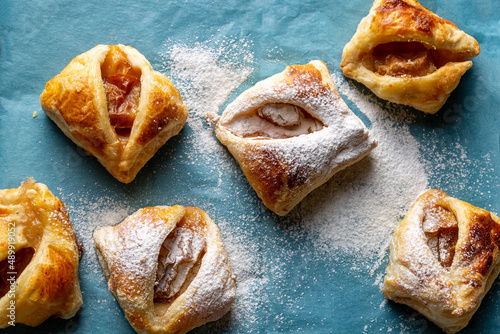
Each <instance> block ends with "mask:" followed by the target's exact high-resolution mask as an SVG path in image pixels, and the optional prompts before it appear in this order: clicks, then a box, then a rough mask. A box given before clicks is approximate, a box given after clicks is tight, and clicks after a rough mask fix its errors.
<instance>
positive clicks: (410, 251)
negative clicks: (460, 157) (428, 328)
mask: <svg viewBox="0 0 500 334" xmlns="http://www.w3.org/2000/svg"><path fill="white" fill-rule="evenodd" d="M499 251H500V218H499V217H498V216H496V215H495V214H493V213H490V212H488V211H485V210H483V209H480V208H477V207H474V206H472V205H470V204H468V203H465V202H462V201H460V200H458V199H456V198H452V197H449V196H448V195H447V194H446V193H444V192H442V191H440V190H429V191H427V192H425V193H424V194H423V195H421V196H420V197H419V198H418V199H417V201H416V202H415V203H414V204H413V206H412V207H411V209H410V211H409V212H408V214H407V215H406V217H405V218H404V219H403V220H402V221H401V222H400V223H399V225H398V227H397V228H396V231H395V232H394V236H393V237H392V243H391V253H390V261H389V265H388V267H387V272H386V276H385V281H384V289H383V291H384V294H385V296H386V297H387V298H389V299H391V300H394V301H395V302H398V303H403V304H406V305H408V306H410V307H412V308H414V309H415V310H417V311H419V312H420V313H422V314H423V315H425V316H426V317H427V318H429V320H431V321H432V322H434V323H435V324H436V325H438V326H439V327H441V328H442V329H443V330H444V331H445V332H446V333H456V332H458V331H459V330H461V329H462V328H464V327H465V326H466V325H467V323H468V322H469V320H470V319H471V317H472V315H473V314H474V312H476V310H477V309H478V307H479V305H480V303H481V300H482V299H483V297H484V296H485V294H486V293H487V292H488V290H489V289H490V287H491V285H492V284H493V281H494V280H495V278H496V277H497V276H498V273H499V272H500V256H499Z"/></svg>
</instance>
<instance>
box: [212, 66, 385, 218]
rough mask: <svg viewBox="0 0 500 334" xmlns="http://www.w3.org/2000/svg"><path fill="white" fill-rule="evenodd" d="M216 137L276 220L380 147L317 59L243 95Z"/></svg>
mask: <svg viewBox="0 0 500 334" xmlns="http://www.w3.org/2000/svg"><path fill="white" fill-rule="evenodd" d="M215 133H216V135H217V138H218V139H219V141H220V142H221V143H222V144H224V145H225V146H227V148H228V149H229V151H230V152H231V154H232V155H233V156H234V158H235V159H236V161H237V162H238V163H239V165H240V167H241V168H242V170H243V172H244V173H245V176H246V177H247V179H248V182H249V183H250V185H251V186H252V187H253V189H254V190H255V191H256V193H257V195H258V196H259V197H260V198H261V200H262V201H263V203H264V204H265V205H266V206H267V207H268V208H269V209H270V210H272V211H273V212H275V213H276V214H278V215H286V214H287V213H288V212H289V211H290V210H292V208H293V207H295V206H296V205H297V204H298V203H299V202H300V201H301V200H302V199H303V198H304V197H305V196H306V195H307V194H309V193H310V192H311V191H313V190H314V189H316V188H317V187H319V186H320V185H322V184H323V183H325V182H326V181H327V180H328V179H330V178H331V177H332V175H333V174H335V173H336V172H337V171H339V170H341V169H343V168H345V167H347V166H349V165H351V164H353V163H355V162H356V161H358V160H360V159H362V158H363V157H365V156H366V155H367V154H368V153H369V152H370V151H371V150H372V149H373V148H374V147H375V146H376V145H377V143H376V141H375V139H374V138H373V137H372V136H371V134H370V133H369V131H368V129H367V128H366V127H365V126H364V124H363V123H362V122H361V120H360V119H359V118H358V117H356V115H354V113H353V112H352V111H351V110H350V109H349V108H348V107H347V105H346V104H345V102H344V101H343V100H342V98H341V97H340V96H339V94H338V92H337V89H336V88H335V86H334V84H333V80H332V78H331V76H330V73H329V71H328V69H327V67H326V66H325V64H324V63H323V62H321V61H318V60H315V61H312V62H311V63H309V64H306V65H294V66H288V67H287V68H286V69H285V71H283V72H282V73H279V74H276V75H274V76H272V77H270V78H268V79H266V80H263V81H261V82H259V83H257V84H256V85H255V86H254V87H252V88H250V89H249V90H247V91H245V92H244V93H242V94H241V95H240V96H239V97H238V98H236V100H234V101H233V102H232V103H231V104H229V105H228V107H227V108H226V110H225V111H224V113H223V114H222V116H221V118H220V119H219V120H218V122H217V125H216V129H215Z"/></svg>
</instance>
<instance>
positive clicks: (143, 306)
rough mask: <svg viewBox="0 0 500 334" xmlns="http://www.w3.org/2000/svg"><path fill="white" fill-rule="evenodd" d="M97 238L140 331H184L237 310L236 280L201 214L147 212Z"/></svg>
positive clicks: (111, 280)
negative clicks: (235, 307)
mask: <svg viewBox="0 0 500 334" xmlns="http://www.w3.org/2000/svg"><path fill="white" fill-rule="evenodd" d="M94 241H95V246H96V249H97V254H98V257H99V262H100V263H101V266H102V268H103V271H104V274H105V276H106V278H107V279H108V287H109V289H110V290H111V291H112V292H113V294H114V295H115V297H116V299H117V300H118V303H119V304H120V306H121V307H122V309H123V311H124V313H125V317H126V318H127V320H128V321H129V322H130V325H132V327H133V328H134V329H135V330H136V331H137V332H138V333H185V332H187V331H189V330H191V329H193V328H195V327H198V326H200V325H202V324H204V323H206V322H209V321H214V320H217V319H219V318H220V317H222V316H223V315H224V314H225V313H226V312H227V311H228V310H229V308H230V307H231V304H232V302H233V299H234V295H235V288H236V283H235V277H234V274H233V272H232V270H231V267H230V265H229V260H228V258H227V255H226V251H225V249H224V246H223V244H222V240H221V238H220V236H219V230H218V228H217V226H216V225H215V223H214V222H213V221H212V220H211V219H210V218H209V217H208V215H207V214H206V213H205V212H204V211H202V210H201V209H198V208H195V207H189V206H188V207H182V206H179V205H176V206H173V207H165V206H157V207H147V208H144V209H141V210H138V211H137V212H135V213H134V214H132V215H131V216H129V217H127V218H126V219H125V220H124V221H123V222H122V223H120V224H118V225H117V226H114V227H111V226H108V227H103V228H98V229H97V230H96V231H95V232H94Z"/></svg>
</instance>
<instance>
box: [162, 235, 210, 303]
mask: <svg viewBox="0 0 500 334" xmlns="http://www.w3.org/2000/svg"><path fill="white" fill-rule="evenodd" d="M205 251H206V241H205V238H204V237H203V236H201V235H200V234H198V233H196V232H194V231H192V230H191V229H189V228H186V227H176V228H175V229H174V230H173V231H172V232H170V234H169V235H168V236H167V238H165V241H164V242H163V244H162V246H161V249H160V254H159V255H158V271H157V274H156V281H155V289H154V291H155V292H154V302H155V303H169V302H171V301H173V300H174V299H175V298H177V297H178V296H179V295H181V294H182V293H183V292H184V291H185V290H186V289H187V288H188V287H189V285H190V284H191V282H192V281H193V279H194V278H195V277H196V275H197V274H198V270H199V268H200V266H201V262H202V261H201V260H202V258H203V256H204V254H205Z"/></svg>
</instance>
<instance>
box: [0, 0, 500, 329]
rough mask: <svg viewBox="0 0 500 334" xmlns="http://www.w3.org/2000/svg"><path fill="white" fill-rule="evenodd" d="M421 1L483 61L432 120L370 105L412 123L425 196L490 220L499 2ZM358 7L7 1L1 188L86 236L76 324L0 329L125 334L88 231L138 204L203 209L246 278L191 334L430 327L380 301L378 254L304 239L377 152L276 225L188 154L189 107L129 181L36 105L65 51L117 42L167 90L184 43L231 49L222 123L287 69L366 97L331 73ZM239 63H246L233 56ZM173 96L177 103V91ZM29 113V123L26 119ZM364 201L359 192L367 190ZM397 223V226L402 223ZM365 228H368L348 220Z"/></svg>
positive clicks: (1, 22) (1, 34)
mask: <svg viewBox="0 0 500 334" xmlns="http://www.w3.org/2000/svg"><path fill="white" fill-rule="evenodd" d="M422 5H424V6H426V7H428V8H429V9H430V10H432V11H434V12H435V13H437V14H438V15H440V16H441V17H443V18H445V19H447V20H450V21H452V22H453V23H455V24H456V25H457V26H458V27H459V28H460V29H463V30H465V31H466V32H467V33H468V34H470V35H472V36H474V37H475V38H476V39H477V40H478V42H479V44H480V46H481V54H480V55H479V56H478V57H477V58H475V59H473V63H474V65H473V67H472V69H471V70H470V71H468V72H467V73H466V74H465V75H464V77H463V78H462V81H461V83H460V85H459V86H458V88H457V89H456V90H455V91H454V93H453V94H452V95H451V97H450V99H449V100H448V102H447V103H446V104H445V106H444V107H443V108H442V110H441V111H440V112H439V113H437V114H436V115H425V114H423V113H421V112H418V111H415V110H409V111H408V108H401V109H398V108H399V107H397V106H394V105H392V106H390V107H389V106H388V105H386V104H385V103H384V102H383V101H381V100H378V99H376V98H374V100H375V102H374V103H375V104H376V105H379V106H381V108H382V110H384V112H386V113H387V115H384V116H383V117H384V119H388V118H389V114H390V113H393V114H394V117H395V119H394V120H393V121H391V122H393V123H391V124H394V127H395V128H397V129H401V131H403V130H404V129H408V131H409V133H410V134H411V136H413V138H414V139H415V141H416V142H417V143H418V144H419V145H420V151H421V155H422V156H421V159H422V160H425V161H427V162H429V161H430V162H433V161H434V162H433V163H430V164H425V166H424V167H425V168H426V175H427V176H428V181H429V184H428V187H436V188H441V189H442V190H444V191H446V192H448V193H449V194H450V195H452V196H454V197H457V198H459V199H462V200H464V201H468V202H471V203H473V204H474V205H476V206H479V207H483V208H485V209H488V210H491V211H494V212H497V213H498V212H499V211H500V199H499V198H500V197H499V195H500V189H499V186H498V177H499V174H498V169H497V166H498V165H499V162H500V161H499V151H500V148H499V145H500V131H499V128H500V126H499V125H500V123H499V116H498V115H499V112H498V106H499V104H500V95H499V94H498V92H499V91H500V80H498V78H500V58H499V57H498V55H499V53H500V37H499V36H500V20H499V16H498V13H500V2H498V1H496V0H480V1H473V2H471V1H465V0H436V1H430V0H425V1H422ZM370 7H371V1H363V0H351V1H338V0H334V1H325V0H317V1H313V0H312V1H285V2H283V1H261V0H246V1H220V2H214V1H131V0H121V1H103V0H99V1H97V0H88V1H84V2H75V1H47V0H45V1H36V0H25V1H13V0H12V1H10V0H3V1H2V2H1V3H0V73H1V78H2V80H1V81H0V188H1V189H5V188H14V187H18V186H19V184H20V182H21V181H24V180H26V177H27V176H30V177H33V178H34V179H35V180H36V181H38V182H42V183H45V184H47V186H48V187H49V189H50V190H51V191H52V192H53V193H54V194H55V195H56V196H58V197H60V198H61V199H62V200H63V201H64V202H65V204H66V205H67V206H68V209H69V213H70V216H71V217H72V221H73V224H74V226H75V229H76V232H77V235H78V236H79V238H81V239H83V240H85V241H86V244H85V245H86V250H85V255H84V258H83V260H82V263H81V267H80V272H79V274H80V280H81V287H82V292H83V299H84V304H83V306H82V308H81V310H80V311H79V312H78V314H77V315H76V316H75V317H74V318H72V319H69V320H63V319H49V320H47V321H46V322H44V323H43V324H42V325H40V326H38V327H36V328H30V327H27V326H23V325H16V326H15V327H12V328H9V329H6V330H3V332H4V333H5V334H9V333H134V330H133V329H132V328H131V327H130V325H129V324H128V322H127V321H126V319H125V318H124V316H123V312H122V311H121V309H120V307H119V305H118V304H117V302H116V301H115V299H114V297H113V295H112V294H111V292H109V291H108V290H107V283H106V281H105V279H104V276H103V274H102V271H101V269H100V267H99V264H98V263H97V259H96V257H95V253H94V250H93V249H92V243H91V240H92V239H91V234H92V231H93V228H94V227H95V226H98V225H99V226H101V225H102V224H101V222H96V221H95V219H101V218H103V217H102V215H100V213H103V212H113V213H114V214H115V216H116V220H115V221H113V224H117V223H119V222H120V221H121V219H123V218H124V217H125V216H126V215H127V214H130V213H132V212H134V211H136V210H138V209H140V208H142V207H144V206H148V205H174V204H181V205H194V206H198V207H200V208H202V209H204V210H205V211H207V212H208V213H209V215H210V216H211V218H212V219H214V221H215V222H216V223H218V224H219V227H220V230H221V235H222V237H223V239H224V240H225V242H227V243H228V244H229V245H230V247H228V254H229V258H230V261H231V262H232V263H233V264H235V263H236V262H238V261H245V260H248V263H249V267H248V269H247V270H244V266H242V265H235V267H237V268H238V271H237V272H236V273H237V276H238V275H239V276H240V278H242V279H243V280H245V279H246V281H242V284H241V285H239V286H238V289H240V290H239V294H238V296H237V299H236V301H235V306H234V307H233V309H232V311H231V312H230V313H228V314H227V315H226V316H225V317H223V318H222V319H221V320H219V321H217V322H214V323H210V324H207V325H205V326H202V327H200V328H199V329H196V330H194V331H193V332H194V333H219V332H220V333H250V332H251V333H259V332H261V333H263V332H272V333H290V332H295V333H375V332H377V333H379V332H394V333H424V332H425V333H440V332H441V331H440V330H439V328H437V327H436V326H435V325H433V324H432V323H431V322H429V321H428V320H426V318H425V317H423V316H422V315H419V314H418V313H417V312H415V311H413V310H411V309H410V308H408V307H405V306H402V305H397V304H395V303H392V302H385V298H384V295H383V294H382V292H381V291H380V287H379V283H380V281H379V280H377V278H380V277H383V272H384V270H385V266H386V265H387V262H388V250H387V249H385V250H384V248H381V249H382V254H374V255H372V256H367V257H363V258H362V259H360V258H359V257H357V256H356V254H355V253H354V252H352V251H349V250H348V249H349V247H350V246H349V244H346V245H345V248H346V249H345V250H342V249H337V248H335V249H334V250H333V251H331V252H323V251H322V250H320V249H318V248H317V246H318V244H319V243H318V242H315V241H314V239H315V238H316V235H315V234H314V233H312V232H311V231H315V230H314V227H311V226H310V225H311V222H310V221H308V217H310V216H311V215H312V212H313V211H315V210H316V211H317V210H322V208H323V207H328V205H327V204H328V202H329V201H333V200H338V198H339V197H341V195H342V191H343V189H344V188H342V187H349V184H350V181H349V177H353V175H357V174H360V175H361V174H363V175H365V174H367V173H369V171H370V168H371V166H374V165H376V164H375V162H376V161H375V162H374V161H373V159H374V157H372V158H368V160H366V161H365V162H361V163H360V165H355V166H353V167H352V168H351V169H350V170H349V171H347V172H345V173H342V174H340V175H339V176H336V177H334V178H333V179H332V180H331V181H330V182H328V183H327V184H326V185H325V186H323V187H321V188H320V189H318V190H316V191H317V192H318V193H317V194H319V193H321V194H322V196H321V201H318V202H321V203H314V201H312V200H311V199H308V198H309V197H308V198H306V200H305V201H306V202H305V203H306V204H302V205H299V207H298V209H296V210H294V211H293V212H292V213H291V214H290V215H289V216H287V217H283V218H282V217H278V216H276V215H274V214H272V213H270V211H268V210H267V209H265V207H264V206H263V205H262V204H261V202H260V200H259V199H258V198H257V196H256V195H255V193H254V191H253V190H252V189H251V187H250V186H249V185H248V183H247V181H246V179H245V177H244V175H243V173H242V172H241V170H240V168H239V166H238V165H237V163H236V162H235V161H234V160H233V158H232V157H231V156H230V154H229V153H228V152H227V151H226V150H225V149H224V148H222V147H220V148H219V149H217V150H215V151H204V150H202V149H200V143H196V142H195V139H196V138H198V137H197V136H198V135H199V134H198V132H199V131H200V126H199V124H201V122H202V117H200V114H199V113H197V114H196V113H195V114H191V116H190V119H189V121H188V123H187V124H186V126H185V128H184V129H183V130H182V131H181V133H180V134H179V135H178V136H176V137H174V138H172V139H170V140H169V141H168V142H167V143H166V145H165V146H164V147H163V148H161V149H160V150H159V151H158V152H157V154H156V155H155V156H154V157H153V158H152V159H151V160H150V161H149V162H148V163H147V165H146V166H145V167H144V168H143V169H142V170H141V171H140V172H139V174H138V176H137V178H136V179H135V180H134V181H133V182H132V183H130V184H127V185H126V184H121V183H120V182H118V181H116V180H115V179H114V178H113V177H112V176H111V175H110V174H109V173H107V171H106V170H105V169H104V168H103V167H102V166H101V165H100V164H99V163H98V161H97V160H96V159H95V158H94V157H91V156H87V155H86V154H85V152H84V151H83V150H81V149H79V148H77V146H76V145H75V144H74V143H72V142H71V140H69V139H68V138H66V137H65V136H64V134H63V133H62V132H61V131H60V130H59V128H58V127H57V126H56V125H55V124H54V123H53V122H52V121H51V120H50V119H49V118H48V117H47V116H46V115H45V114H44V113H43V111H42V110H41V107H40V102H39V95H40V94H41V92H42V91H43V89H44V86H45V83H46V82H47V81H48V80H50V79H51V78H52V77H53V76H55V75H56V74H58V73H59V72H60V71H61V70H62V69H63V68H64V67H65V66H66V65H67V64H68V63H69V61H70V60H71V59H72V58H73V57H75V56H76V55H78V54H81V53H83V52H85V51H87V50H89V49H90V48H92V47H94V46H95V45H97V44H118V43H122V44H126V45H131V46H133V47H134V48H136V49H137V50H139V51H140V52H141V53H142V54H143V55H144V56H145V57H146V58H147V59H148V60H149V61H150V62H151V64H152V66H153V68H155V69H156V70H159V71H161V72H163V73H164V74H166V75H167V76H169V77H171V79H172V81H173V82H174V84H176V85H179V87H182V84H181V81H180V80H181V79H180V77H179V76H178V75H177V74H176V73H173V72H172V69H171V68H169V64H172V59H171V58H172V55H171V53H169V50H170V51H171V50H172V48H173V47H174V46H176V45H183V46H188V47H193V48H194V47H195V46H196V43H201V45H203V46H204V47H205V48H207V49H210V50H223V51H226V52H234V55H235V56H234V57H233V59H231V60H232V61H233V62H234V63H235V64H245V66H247V67H250V68H251V74H249V76H248V78H247V79H246V80H245V81H244V82H242V84H241V85H239V86H238V87H236V89H235V90H234V91H232V92H231V94H230V95H229V96H228V98H227V100H226V101H225V102H224V103H223V104H222V105H221V107H220V110H219V114H220V113H221V112H222V110H223V108H224V106H225V105H227V103H229V102H231V101H232V100H233V99H234V98H235V97H236V96H237V95H238V94H240V93H241V92H243V91H244V90H245V89H247V88H249V87H251V86H253V85H254V84H255V83H256V82H258V81H259V80H262V79H265V78H267V77H269V76H271V75H273V74H276V73H278V72H281V71H282V70H283V69H284V67H285V65H291V64H304V63H307V62H309V61H310V60H313V59H320V60H323V61H324V62H325V63H326V64H327V66H328V68H329V69H330V71H331V72H332V73H333V74H334V76H335V78H336V82H339V81H340V82H342V83H343V85H344V87H350V88H349V89H352V90H353V91H357V92H359V93H360V94H362V95H363V96H370V94H371V93H370V92H368V91H367V89H366V88H364V87H363V86H362V85H360V84H357V83H354V82H352V81H350V80H347V79H345V78H343V77H342V74H341V72H340V69H339V65H340V59H341V55H342V50H343V47H344V45H345V44H346V43H347V42H348V41H349V40H350V38H351V37H352V35H353V34H354V32H355V31H356V27H357V25H358V23H359V21H360V20H361V19H362V18H363V17H364V16H366V15H367V13H368V11H369V9H370ZM228 41H229V42H228ZM224 43H226V44H227V43H233V44H234V46H235V48H236V49H237V48H239V47H241V48H247V51H245V52H237V50H233V51H231V48H230V47H221V45H222V44H224ZM217 48H219V49H217ZM249 54H250V55H252V57H253V58H252V59H251V60H248V59H243V56H244V55H249ZM222 56H223V57H224V56H228V55H222ZM229 56H230V55H229ZM239 57H240V59H239ZM179 90H180V92H181V94H183V96H185V95H186V94H188V92H187V91H183V90H182V89H181V88H179ZM340 91H341V94H343V95H344V94H345V93H346V90H340ZM347 95H349V94H347ZM344 97H346V101H347V103H348V105H349V106H350V107H351V108H352V109H353V111H354V112H355V113H356V114H357V115H358V116H359V117H360V118H361V119H362V120H363V121H364V122H365V124H367V125H368V126H369V127H371V126H372V125H371V124H370V123H371V122H372V120H373V119H372V118H370V117H367V116H366V115H365V114H364V111H363V110H362V109H363V108H362V107H360V106H359V105H357V104H356V103H353V102H352V101H349V99H348V97H349V96H344ZM372 97H373V96H372ZM35 111H36V112H37V114H38V117H36V118H33V117H32V114H33V112H35ZM401 115H404V117H403V116H401ZM408 115H410V118H411V119H410V120H408V117H407V116H408ZM400 116H401V117H400ZM387 122H389V121H387ZM203 131H206V132H207V133H208V134H209V135H207V138H209V139H210V140H213V141H214V142H213V143H216V139H215V136H213V134H212V135H210V134H211V132H210V131H211V129H210V127H209V126H206V125H203ZM383 144H384V143H380V145H383ZM212 146H216V145H215V144H213V145H212ZM219 146H220V145H219ZM381 147H382V146H381ZM434 154H436V157H434V156H433V155H434ZM370 159H371V160H370ZM433 159H434V160H433ZM366 191H367V192H370V191H371V190H370V188H369V187H367V188H366ZM377 195H380V194H373V196H377ZM316 198H318V195H316ZM320 204H322V205H323V206H321V205H320ZM354 204H355V205H354V207H355V206H356V205H358V206H363V205H364V204H363V203H354ZM407 204H408V205H410V204H411V203H407ZM385 209H386V208H380V210H385ZM96 212H97V213H96ZM336 214H337V213H336V212H332V213H331V215H332V216H335V215H336ZM115 216H112V217H111V218H114V217H115ZM108 219H109V217H108ZM393 219H394V221H395V222H397V221H398V219H401V217H400V216H399V217H394V218H393ZM112 220H113V219H109V221H112ZM110 223H111V222H110ZM358 223H359V222H358ZM365 223H366V224H370V222H369V221H367V222H361V223H360V224H365ZM328 226H330V225H328V224H327V225H326V227H328ZM331 233H332V232H331V231H325V234H331ZM353 242H354V241H353ZM322 247H326V248H328V247H329V246H328V245H326V244H323V245H322ZM242 255H243V257H242ZM237 278H238V277H237ZM499 308H500V285H499V284H498V283H495V284H494V285H493V287H492V288H491V290H490V292H489V293H488V294H487V296H486V297H485V299H484V301H483V303H482V305H481V307H480V308H479V310H478V311H477V313H476V314H475V315H474V317H473V318H472V320H471V322H470V324H469V326H468V327H467V328H466V329H465V330H464V331H463V333H494V332H498V329H497V328H498V326H499V325H500V312H499Z"/></svg>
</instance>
